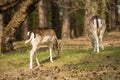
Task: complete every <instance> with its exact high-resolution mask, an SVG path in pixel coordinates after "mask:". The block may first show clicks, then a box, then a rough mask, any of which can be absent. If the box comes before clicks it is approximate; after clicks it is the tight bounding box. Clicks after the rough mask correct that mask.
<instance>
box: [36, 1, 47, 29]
mask: <svg viewBox="0 0 120 80" xmlns="http://www.w3.org/2000/svg"><path fill="white" fill-rule="evenodd" d="M38 11H39V27H47V15H46V14H47V13H46V0H41V1H40V2H39V8H38Z"/></svg>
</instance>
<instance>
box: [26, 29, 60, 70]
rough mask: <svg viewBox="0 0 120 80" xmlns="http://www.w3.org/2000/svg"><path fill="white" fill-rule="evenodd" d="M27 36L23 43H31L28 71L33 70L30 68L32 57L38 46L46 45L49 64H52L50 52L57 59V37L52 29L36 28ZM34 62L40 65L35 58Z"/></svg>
mask: <svg viewBox="0 0 120 80" xmlns="http://www.w3.org/2000/svg"><path fill="white" fill-rule="evenodd" d="M27 35H28V36H29V39H28V40H26V41H25V44H26V43H28V42H31V44H32V49H31V51H30V69H32V68H33V66H32V64H33V63H32V62H33V55H34V54H35V52H36V50H37V48H38V46H39V45H40V44H46V45H47V46H48V48H49V55H50V61H51V62H53V59H52V50H54V51H55V53H56V55H57V57H59V48H60V46H59V44H58V41H57V37H56V34H55V32H54V30H53V29H50V28H38V29H34V30H31V31H29V32H28V33H27ZM36 62H37V65H40V64H39V61H38V58H37V57H36Z"/></svg>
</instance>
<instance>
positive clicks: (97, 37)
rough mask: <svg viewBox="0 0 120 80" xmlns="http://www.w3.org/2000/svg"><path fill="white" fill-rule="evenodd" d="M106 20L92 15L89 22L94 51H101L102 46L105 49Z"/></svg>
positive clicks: (88, 30)
mask: <svg viewBox="0 0 120 80" xmlns="http://www.w3.org/2000/svg"><path fill="white" fill-rule="evenodd" d="M105 29H106V26H105V20H104V19H102V18H101V17H99V16H97V15H95V16H92V17H91V18H90V20H89V22H88V27H87V32H88V36H89V38H90V40H91V43H92V47H93V48H94V49H93V51H94V52H97V53H99V52H100V49H99V48H100V47H101V49H102V50H104V45H103V35H104V32H105Z"/></svg>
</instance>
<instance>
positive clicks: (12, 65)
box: [0, 33, 120, 80]
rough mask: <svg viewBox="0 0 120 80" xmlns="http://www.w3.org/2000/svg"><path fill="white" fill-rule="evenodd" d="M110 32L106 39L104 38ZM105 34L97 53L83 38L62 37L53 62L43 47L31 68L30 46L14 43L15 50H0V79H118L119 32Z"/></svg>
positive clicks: (119, 64) (119, 75) (119, 60)
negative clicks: (59, 48) (37, 62)
mask: <svg viewBox="0 0 120 80" xmlns="http://www.w3.org/2000/svg"><path fill="white" fill-rule="evenodd" d="M112 35H114V36H113V37H114V39H113V40H112V41H111V42H110V40H108V39H106V38H109V37H111V36H112ZM106 36H107V37H106V38H105V42H106V45H105V46H106V47H105V50H104V51H101V52H100V53H94V52H93V50H92V48H91V46H90V45H89V47H88V46H86V45H85V44H87V45H88V44H90V43H89V42H88V40H87V39H86V38H82V39H81V38H79V39H75V40H69V41H67V42H66V41H63V43H62V44H63V46H62V50H61V54H60V58H58V59H56V58H55V54H54V55H53V56H54V62H53V63H50V62H49V54H48V51H47V50H46V49H42V50H41V51H40V50H39V51H38V52H37V54H36V55H37V56H38V58H39V61H40V64H41V65H40V66H37V65H36V63H35V61H34V64H33V65H34V68H33V70H30V69H29V50H30V47H29V46H24V45H23V42H22V43H21V42H20V43H17V44H15V49H16V50H15V51H13V52H9V53H6V54H0V63H1V64H0V80H119V79H120V44H119V41H120V36H118V35H115V34H113V33H112V34H107V35H106ZM115 36H117V37H115ZM111 38H112V37H111ZM107 40H108V41H109V42H108V41H107ZM83 41H85V42H84V43H83ZM115 43H116V44H115ZM20 44H22V45H20ZM18 45H19V46H22V47H18ZM81 45H82V46H81Z"/></svg>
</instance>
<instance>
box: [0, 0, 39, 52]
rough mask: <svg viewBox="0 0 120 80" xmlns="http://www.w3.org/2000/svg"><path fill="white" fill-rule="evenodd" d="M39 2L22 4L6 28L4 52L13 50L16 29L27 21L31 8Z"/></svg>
mask: <svg viewBox="0 0 120 80" xmlns="http://www.w3.org/2000/svg"><path fill="white" fill-rule="evenodd" d="M38 1H39V0H25V1H23V2H22V3H21V5H20V8H19V10H18V11H17V12H16V13H15V14H14V16H13V18H12V19H11V21H10V22H9V24H8V25H7V26H6V27H5V29H4V32H3V38H2V52H6V51H11V50H13V45H12V43H13V39H14V34H15V32H16V29H17V28H18V27H19V26H20V24H21V23H22V22H23V21H24V20H25V18H26V16H27V15H28V13H30V11H31V8H33V7H34V5H35V4H36V3H37V2H38Z"/></svg>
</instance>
